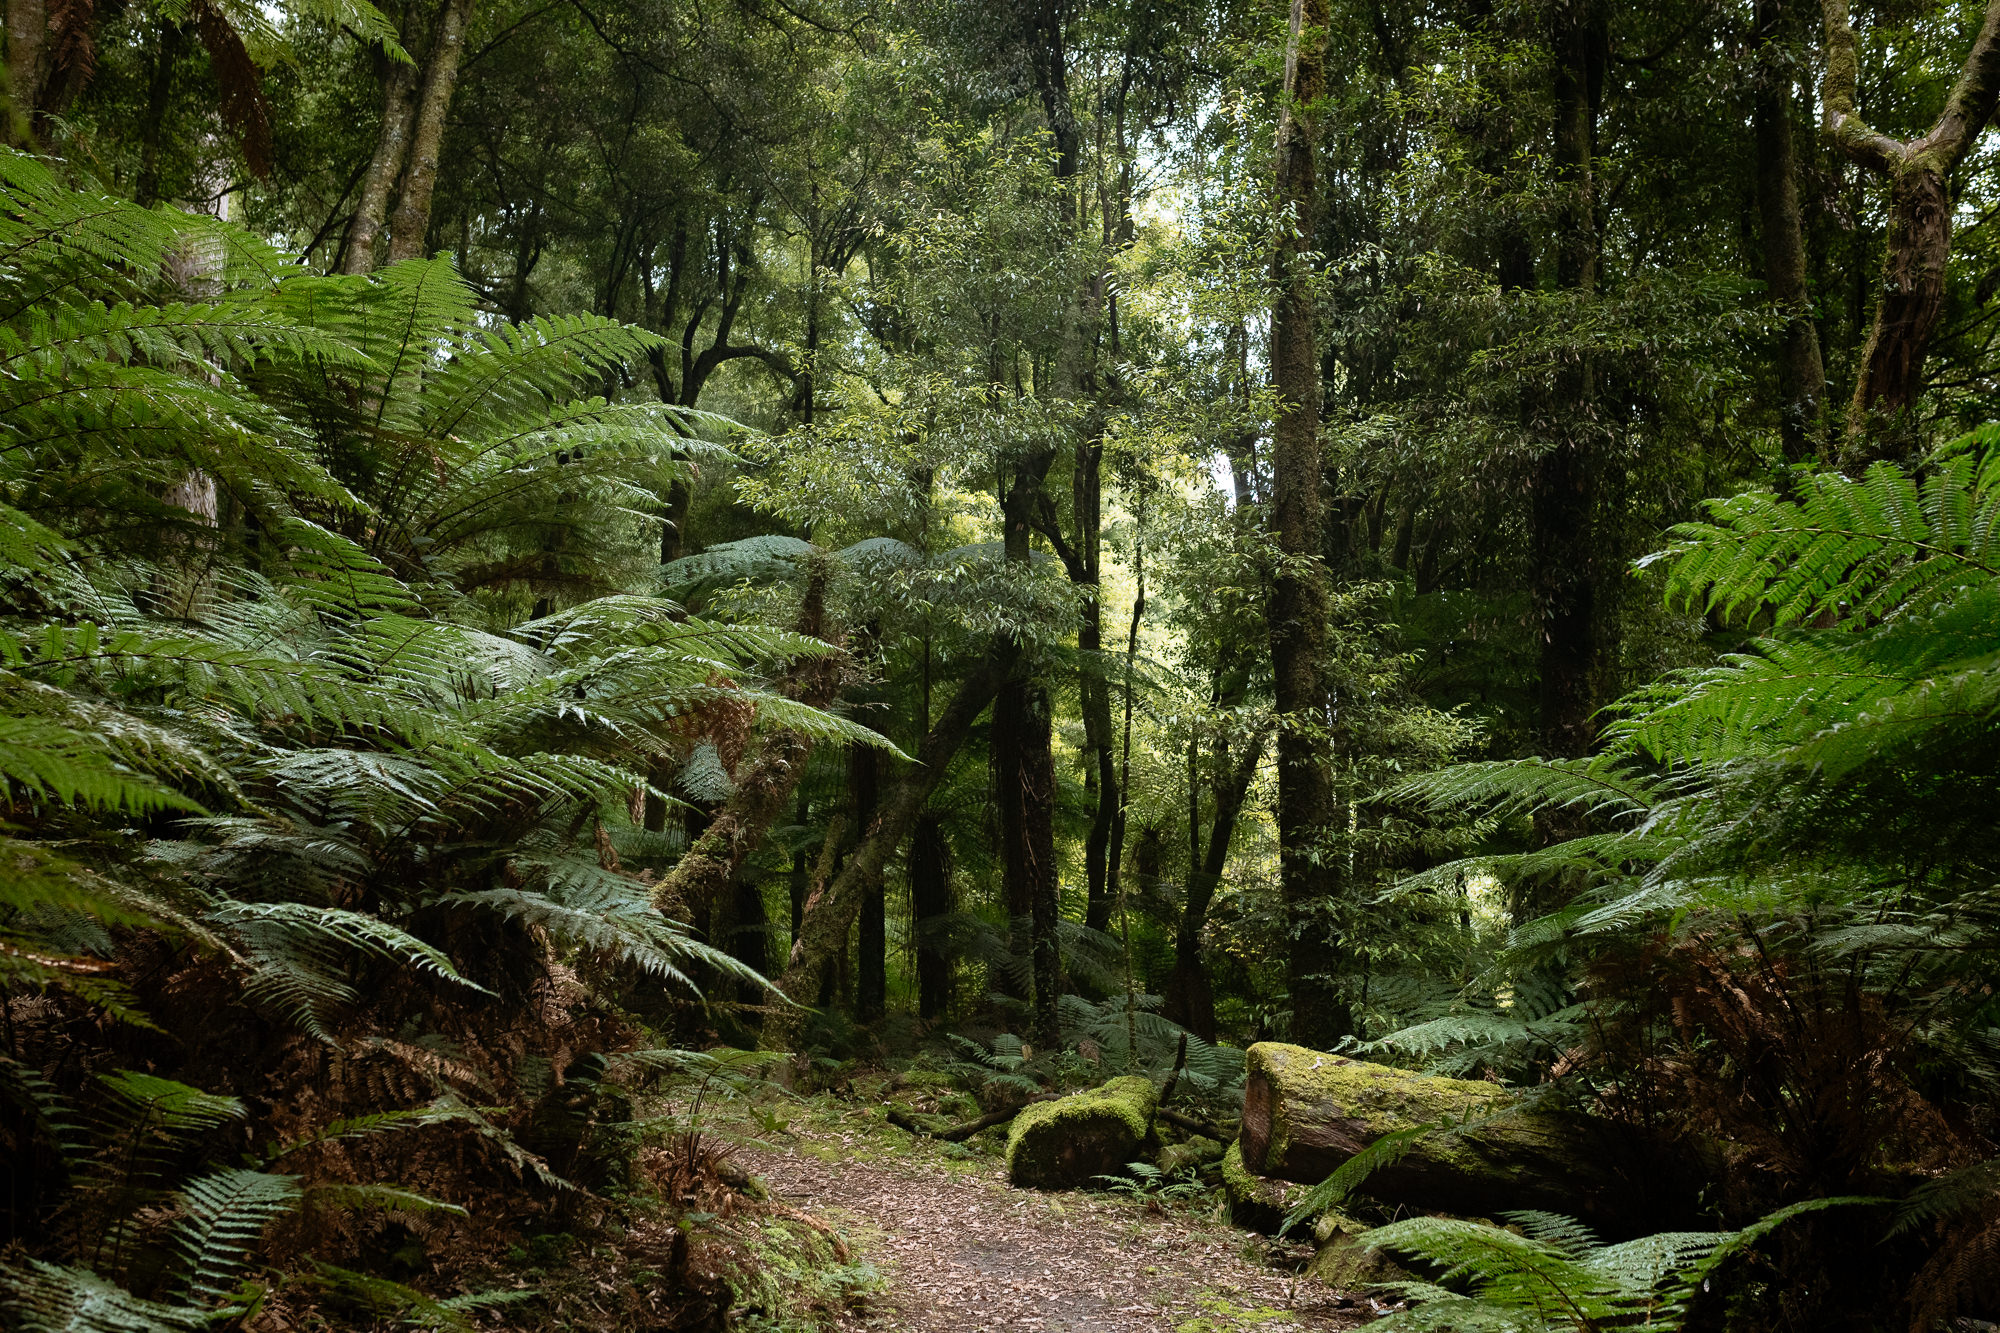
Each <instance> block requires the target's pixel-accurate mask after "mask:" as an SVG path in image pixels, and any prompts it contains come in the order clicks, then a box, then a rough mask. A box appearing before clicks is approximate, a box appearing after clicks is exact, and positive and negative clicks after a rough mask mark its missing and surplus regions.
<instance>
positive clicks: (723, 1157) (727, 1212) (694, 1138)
mask: <svg viewBox="0 0 2000 1333" xmlns="http://www.w3.org/2000/svg"><path fill="white" fill-rule="evenodd" d="M639 1170H640V1173H641V1174H642V1175H643V1176H644V1177H645V1178H646V1179H647V1180H649V1181H651V1182H652V1184H653V1187H654V1188H655V1189H657V1190H659V1191H660V1194H661V1196H662V1197H664V1198H665V1199H667V1200H668V1202H670V1203H673V1204H676V1205H678V1206H680V1207H684V1208H698V1209H700V1210H701V1211H703V1212H709V1213H714V1214H716V1215H717V1216H720V1217H729V1216H731V1215H732V1214H734V1213H735V1212H736V1210H737V1209H738V1208H740V1207H742V1206H743V1204H744V1202H745V1198H744V1195H743V1194H742V1192H741V1191H742V1188H743V1186H744V1185H745V1184H747V1182H748V1177H747V1176H746V1175H745V1173H744V1172H743V1170H742V1169H741V1168H740V1167H738V1166H736V1164H735V1163H734V1161H732V1160H731V1157H730V1149H729V1145H728V1144H726V1143H721V1142H719V1141H717V1140H715V1139H713V1138H710V1137H709V1136H708V1135H706V1134H703V1133H702V1132H701V1131H700V1130H698V1129H690V1130H687V1131H685V1132H683V1133H680V1134H676V1135H675V1136H674V1137H673V1139H672V1140H671V1141H670V1142H669V1143H668V1144H667V1146H665V1147H663V1148H648V1149H646V1150H645V1151H644V1152H642V1153H640V1154H639Z"/></svg>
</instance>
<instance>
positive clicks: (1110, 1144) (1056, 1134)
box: [1007, 1074, 1159, 1189]
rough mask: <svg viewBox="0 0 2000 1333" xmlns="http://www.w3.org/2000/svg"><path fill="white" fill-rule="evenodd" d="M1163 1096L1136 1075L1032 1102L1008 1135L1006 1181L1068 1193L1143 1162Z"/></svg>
mask: <svg viewBox="0 0 2000 1333" xmlns="http://www.w3.org/2000/svg"><path fill="white" fill-rule="evenodd" d="M1158 1106H1159V1092H1158V1090H1157V1089H1155V1088H1154V1087H1153V1080H1151V1079H1149V1078H1141V1077H1139V1076H1138V1075H1136V1074H1132V1075H1127V1076H1126V1077H1124V1078H1114V1079H1112V1080H1111V1081H1110V1082H1109V1083H1106V1084H1105V1085H1104V1086H1103V1087H1101V1088H1092V1089H1091V1090H1090V1091H1089V1092H1079V1093H1076V1094H1075V1095H1074V1096H1069V1097H1059V1098H1056V1099H1055V1100H1053V1101H1046V1102H1040V1103H1035V1104H1032V1105H1030V1106H1028V1107H1026V1108H1024V1109H1023V1110H1022V1112H1021V1114H1019V1115H1017V1116H1016V1117H1014V1127H1013V1128H1012V1129H1011V1130H1009V1131H1008V1133H1007V1179H1008V1180H1009V1182H1011V1183H1012V1184H1014V1185H1017V1186H1021V1187H1023V1188H1027V1189H1069V1188H1072V1187H1074V1186H1077V1185H1082V1184H1086V1183H1088V1182H1089V1181H1090V1180H1091V1178H1092V1177H1095V1176H1100V1175H1108V1174H1110V1173H1111V1172H1114V1171H1117V1170H1118V1169H1120V1168H1121V1167H1123V1166H1124V1165H1125V1164H1126V1163H1127V1162H1131V1161H1136V1160H1138V1159H1139V1157H1140V1156H1141V1153H1142V1149H1143V1148H1144V1146H1145V1144H1146V1142H1147V1138H1148V1134H1149V1131H1150V1129H1151V1123H1152V1119H1153V1112H1154V1111H1155V1110H1157V1109H1158Z"/></svg>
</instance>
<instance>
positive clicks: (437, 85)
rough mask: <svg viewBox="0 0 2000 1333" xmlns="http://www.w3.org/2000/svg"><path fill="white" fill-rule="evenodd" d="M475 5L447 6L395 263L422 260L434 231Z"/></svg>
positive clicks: (392, 227) (394, 228)
mask: <svg viewBox="0 0 2000 1333" xmlns="http://www.w3.org/2000/svg"><path fill="white" fill-rule="evenodd" d="M473 3H474V0H445V5H444V13H443V15H441V16H440V18H439V21H438V34H437V40H436V41H435V42H433V43H431V50H430V58H429V59H428V60H426V61H425V62H424V87H423V92H422V93H421V94H420V95H419V96H418V98H417V109H416V118H415V120H414V122H413V123H412V125H411V129H410V160H409V162H408V164H407V165H406V166H405V167H404V168H403V182H402V188H401V190H400V191H399V192H398V196H397V199H396V213H395V216H394V217H393V218H391V219H390V223H389V262H390V263H392V264H393V263H396V262H397V261H399V260H404V259H422V258H423V257H424V256H425V255H426V253H428V252H427V250H426V249H425V246H426V242H427V240H428V237H429V232H430V225H431V194H432V192H433V191H434V190H435V189H436V188H437V175H438V152H439V150H440V149H441V148H442V147H443V146H444V127H445V120H446V118H447V117H448V115H449V114H450V111H451V95H452V93H453V92H455V91H456V90H457V88H458V62H459V60H460V58H461V57H462V56H463V55H464V52H465V30H466V27H467V26H468V25H469V24H470V23H471V21H472V7H473Z"/></svg>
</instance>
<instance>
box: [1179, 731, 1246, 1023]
mask: <svg viewBox="0 0 2000 1333" xmlns="http://www.w3.org/2000/svg"><path fill="white" fill-rule="evenodd" d="M1263 757H1264V737H1263V734H1262V733H1259V734H1258V735H1257V736H1256V737H1255V738H1254V739H1253V740H1252V741H1251V742H1250V744H1249V745H1248V746H1247V747H1245V749H1244V751H1243V753H1242V754H1241V755H1240V756H1238V758H1237V760H1236V762H1235V763H1234V764H1233V765H1232V764H1229V754H1228V750H1227V749H1226V748H1225V749H1224V750H1223V752H1222V755H1221V758H1222V761H1223V763H1224V764H1226V765H1229V767H1228V768H1227V770H1226V772H1225V775H1224V776H1223V778H1222V780H1221V781H1220V782H1218V783H1216V784H1215V817H1214V822H1213V823H1212V824H1211V825H1210V826H1209V835H1208V849H1207V851H1206V852H1205V853H1204V854H1203V856H1202V862H1201V866H1200V868H1199V869H1198V870H1196V871H1195V872H1194V873H1192V874H1190V875H1189V876H1188V888H1187V899H1186V901H1185V902H1184V903H1183V904H1182V905H1181V919H1180V925H1179V927H1178V928H1177V929H1176V930H1175V932H1174V970H1173V972H1172V974H1171V975H1169V976H1168V978H1167V989H1166V996H1165V999H1166V1014H1167V1017H1168V1018H1171V1019H1172V1020H1173V1021H1174V1022H1176V1023H1179V1024H1180V1025H1181V1026H1182V1027H1184V1028H1186V1029H1187V1030H1188V1031H1190V1032H1192V1033H1194V1034H1195V1035H1196V1036H1197V1037H1200V1038H1201V1039H1202V1040H1204V1041H1210V1042H1212V1041H1214V1040H1215V1038H1216V1028H1215V991H1214V988H1213V987H1212V986H1211V985H1210V984H1209V978H1208V964H1207V963H1206V962H1204V961H1203V959H1202V954H1201V937H1202V932H1203V931H1204V930H1206V929H1207V927H1208V909H1209V905H1210V904H1211V903H1213V902H1214V901H1215V891H1216V889H1217V888H1218V887H1220V886H1221V884H1222V871H1223V868H1224V867H1225V866H1227V865H1228V864H1229V844H1230V841H1231V839H1232V838H1233V837H1234V836H1235V833H1236V821H1237V820H1238V819H1239V818H1241V817H1242V814H1243V802H1244V800H1245V799H1246V798H1247V797H1248V795H1249V792H1250V781H1251V779H1252V778H1254V777H1255V776H1256V775H1257V765H1258V763H1259V762H1261V761H1262V760H1263Z"/></svg>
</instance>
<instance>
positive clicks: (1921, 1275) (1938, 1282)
mask: <svg viewBox="0 0 2000 1333" xmlns="http://www.w3.org/2000/svg"><path fill="white" fill-rule="evenodd" d="M1966 1313H1973V1314H1978V1315H1982V1316H1988V1317H1990V1316H1992V1315H1994V1314H1996V1313H2000V1200H1995V1202H1994V1203H1993V1205H1992V1206H1990V1207H1988V1208H1987V1209H1986V1210H1985V1211H1984V1212H1982V1213H1980V1214H1978V1215H1977V1216H1974V1217H1970V1218H1966V1219H1963V1220H1961V1221H1959V1222H1957V1223H1956V1224H1954V1225H1951V1226H1948V1227H1947V1228H1946V1229H1945V1233H1944V1235H1943V1237H1942V1238H1941V1240H1940V1242H1939V1244H1938V1248H1937V1250H1936V1252H1935V1253H1933V1254H1932V1256H1931V1258H1930V1261H1929V1262H1928V1263H1926V1264H1925V1265H1924V1266H1923V1268H1922V1269H1920V1270H1919V1271H1918V1273H1917V1276H1916V1278H1915V1279H1914V1280H1913V1281H1912V1282H1911V1284H1910V1333H1929V1330H1931V1329H1934V1328H1941V1327H1943V1326H1944V1324H1945V1321H1946V1320H1947V1319H1950V1318H1951V1317H1952V1316H1954V1315H1960V1314H1966Z"/></svg>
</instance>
